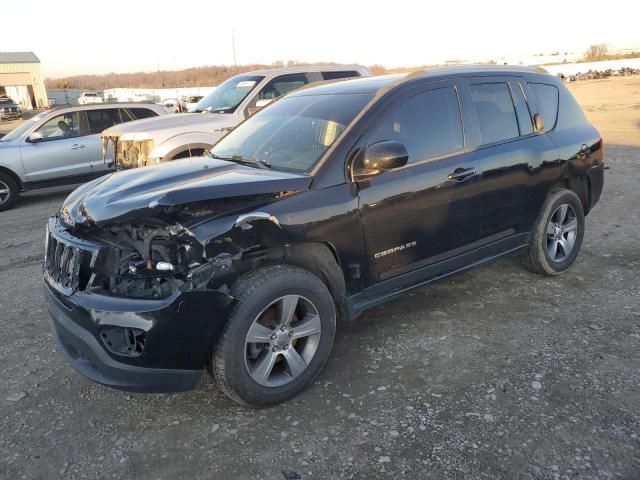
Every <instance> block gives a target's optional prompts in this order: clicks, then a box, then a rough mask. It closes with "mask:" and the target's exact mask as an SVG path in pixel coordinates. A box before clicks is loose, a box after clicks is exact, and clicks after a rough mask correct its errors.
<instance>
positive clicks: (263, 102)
mask: <svg viewBox="0 0 640 480" xmlns="http://www.w3.org/2000/svg"><path fill="white" fill-rule="evenodd" d="M271 102H273V98H263V99H262V100H258V101H257V102H256V108H264V107H266V106H267V105H269V104H270V103H271Z"/></svg>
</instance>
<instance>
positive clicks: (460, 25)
mask: <svg viewBox="0 0 640 480" xmlns="http://www.w3.org/2000/svg"><path fill="white" fill-rule="evenodd" d="M0 12H1V15H2V27H1V28H0V50H2V51H33V52H34V53H35V54H36V55H37V56H38V57H39V58H40V60H41V61H42V70H43V72H44V75H45V76H47V77H60V76H64V75H72V74H82V73H106V72H128V71H140V70H144V71H148V70H156V69H157V68H158V64H159V65H160V68H161V69H166V70H174V69H179V68H185V67H190V66H200V65H214V64H233V51H232V47H231V32H232V30H233V31H234V33H235V44H236V57H237V62H238V63H239V64H246V63H267V64H269V63H272V62H274V61H276V60H283V61H286V60H299V61H336V62H341V63H360V64H363V65H372V64H383V65H385V66H388V67H396V66H415V65H424V64H435V63H441V62H443V61H445V60H450V59H464V60H471V61H483V60H484V61H486V60H490V59H492V58H500V57H513V56H520V55H522V56H530V55H532V54H534V53H538V52H547V53H550V52H552V51H556V50H560V51H563V52H564V51H574V52H576V53H581V52H583V51H584V50H585V49H586V48H587V47H588V46H589V45H591V44H595V43H607V44H609V45H610V46H611V47H613V48H636V47H637V48H639V49H640V27H639V26H638V18H640V1H638V0H624V1H622V0H607V1H592V0H582V1H574V0H571V1H563V0H536V1H526V2H517V1H513V0H511V1H496V0H475V1H466V0H456V1H435V2H428V1H425V0H421V1H412V2H410V1H404V0H387V1H383V2H378V1H373V0H372V1H366V2H364V1H363V2H360V1H357V2H356V1H349V0H339V1H336V0H322V1H308V0H307V1H301V0H299V1H289V0H278V1H274V2H270V1H267V0H261V1H254V0H226V1H211V0H208V1H191V0H181V1H176V2H162V1H147V0H142V1H140V0H128V1H122V0H110V1H107V2H104V1H92V0H84V1H79V0H65V1H60V2H54V1H51V0H47V1H44V0H0Z"/></svg>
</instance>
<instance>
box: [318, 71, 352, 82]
mask: <svg viewBox="0 0 640 480" xmlns="http://www.w3.org/2000/svg"><path fill="white" fill-rule="evenodd" d="M359 76H360V74H359V73H358V72H356V71H355V70H349V71H346V72H322V78H324V79H325V80H336V79H338V78H351V77H359Z"/></svg>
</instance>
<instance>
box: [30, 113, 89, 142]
mask: <svg viewBox="0 0 640 480" xmlns="http://www.w3.org/2000/svg"><path fill="white" fill-rule="evenodd" d="M36 131H37V132H38V133H40V134H42V140H43V141H45V142H47V141H51V140H60V139H62V138H73V137H79V136H80V123H79V121H78V112H69V113H63V114H62V115H58V116H56V117H53V118H52V119H51V120H49V121H48V122H45V123H44V125H42V126H41V127H40V128H38V130H36Z"/></svg>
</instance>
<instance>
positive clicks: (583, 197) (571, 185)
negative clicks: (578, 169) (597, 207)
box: [560, 174, 591, 215]
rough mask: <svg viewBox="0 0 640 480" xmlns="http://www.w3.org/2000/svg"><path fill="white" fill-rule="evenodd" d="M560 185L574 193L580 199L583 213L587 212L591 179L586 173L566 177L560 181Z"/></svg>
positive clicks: (589, 203)
mask: <svg viewBox="0 0 640 480" xmlns="http://www.w3.org/2000/svg"><path fill="white" fill-rule="evenodd" d="M560 186H561V187H563V188H566V189H568V190H571V191H572V192H573V193H575V194H576V195H577V196H578V198H579V199H580V203H581V204H582V209H583V210H584V214H585V215H586V214H587V213H589V209H590V207H591V180H590V179H589V176H588V175H586V174H583V175H573V176H570V177H567V178H565V179H564V180H563V181H562V182H561V183H560Z"/></svg>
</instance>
